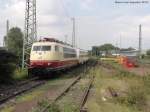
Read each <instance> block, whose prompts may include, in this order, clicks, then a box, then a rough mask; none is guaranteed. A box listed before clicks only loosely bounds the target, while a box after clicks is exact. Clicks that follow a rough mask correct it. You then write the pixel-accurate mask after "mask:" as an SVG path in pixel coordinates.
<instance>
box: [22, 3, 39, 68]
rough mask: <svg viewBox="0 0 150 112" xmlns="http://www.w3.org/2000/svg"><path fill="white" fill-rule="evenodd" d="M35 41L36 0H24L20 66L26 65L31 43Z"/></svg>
mask: <svg viewBox="0 0 150 112" xmlns="http://www.w3.org/2000/svg"><path fill="white" fill-rule="evenodd" d="M35 41H37V23H36V0H26V10H25V30H24V38H23V58H22V68H24V67H26V66H28V61H29V57H30V50H31V46H32V44H33V43H34V42H35Z"/></svg>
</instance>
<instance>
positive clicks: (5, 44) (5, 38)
mask: <svg viewBox="0 0 150 112" xmlns="http://www.w3.org/2000/svg"><path fill="white" fill-rule="evenodd" d="M8 32H9V20H7V21H6V36H5V37H4V40H3V46H4V47H6V48H7V43H6V42H7V38H8Z"/></svg>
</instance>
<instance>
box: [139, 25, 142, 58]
mask: <svg viewBox="0 0 150 112" xmlns="http://www.w3.org/2000/svg"><path fill="white" fill-rule="evenodd" d="M141 52H142V25H141V24H140V25H139V57H140V56H141Z"/></svg>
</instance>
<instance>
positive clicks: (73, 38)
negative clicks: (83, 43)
mask: <svg viewBox="0 0 150 112" xmlns="http://www.w3.org/2000/svg"><path fill="white" fill-rule="evenodd" d="M71 20H72V22H73V31H72V46H73V47H75V46H76V32H75V27H76V26H75V25H76V22H75V18H74V17H73V18H71Z"/></svg>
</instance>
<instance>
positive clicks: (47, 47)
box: [42, 46, 51, 51]
mask: <svg viewBox="0 0 150 112" xmlns="http://www.w3.org/2000/svg"><path fill="white" fill-rule="evenodd" d="M42 51H51V46H42Z"/></svg>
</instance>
